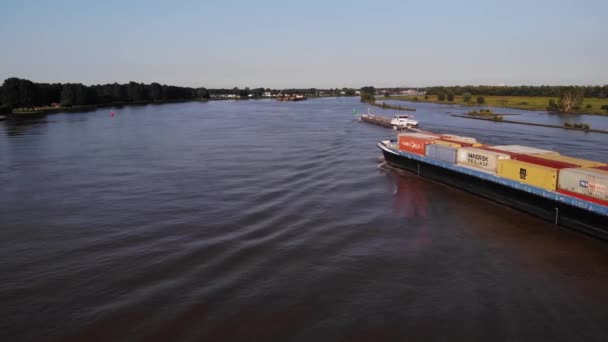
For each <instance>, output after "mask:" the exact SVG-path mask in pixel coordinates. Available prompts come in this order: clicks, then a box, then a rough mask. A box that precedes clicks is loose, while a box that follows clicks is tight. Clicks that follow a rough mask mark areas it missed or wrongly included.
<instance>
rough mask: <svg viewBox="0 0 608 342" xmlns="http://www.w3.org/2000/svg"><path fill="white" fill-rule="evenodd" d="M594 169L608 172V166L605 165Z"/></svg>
mask: <svg viewBox="0 0 608 342" xmlns="http://www.w3.org/2000/svg"><path fill="white" fill-rule="evenodd" d="M593 168H594V169H598V170H603V171H608V165H604V166H595V167H593Z"/></svg>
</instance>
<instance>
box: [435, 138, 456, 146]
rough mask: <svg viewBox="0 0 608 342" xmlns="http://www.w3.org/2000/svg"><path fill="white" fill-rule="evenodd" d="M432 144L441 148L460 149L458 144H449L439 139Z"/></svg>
mask: <svg viewBox="0 0 608 342" xmlns="http://www.w3.org/2000/svg"><path fill="white" fill-rule="evenodd" d="M433 144H436V145H442V146H449V147H454V148H461V147H462V145H460V144H457V143H453V142H450V141H444V140H439V139H436V140H433Z"/></svg>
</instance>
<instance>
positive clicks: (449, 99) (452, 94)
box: [448, 93, 454, 102]
mask: <svg viewBox="0 0 608 342" xmlns="http://www.w3.org/2000/svg"><path fill="white" fill-rule="evenodd" d="M448 101H450V102H452V101H454V93H448Z"/></svg>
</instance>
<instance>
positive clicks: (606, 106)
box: [600, 105, 608, 112]
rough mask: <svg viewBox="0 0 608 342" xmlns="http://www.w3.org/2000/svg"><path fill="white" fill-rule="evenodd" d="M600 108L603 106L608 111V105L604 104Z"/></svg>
mask: <svg viewBox="0 0 608 342" xmlns="http://www.w3.org/2000/svg"><path fill="white" fill-rule="evenodd" d="M600 108H602V109H603V110H605V111H606V112H608V105H603V106H602V107H600Z"/></svg>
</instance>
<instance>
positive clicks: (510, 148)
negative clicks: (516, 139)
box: [491, 145, 559, 154]
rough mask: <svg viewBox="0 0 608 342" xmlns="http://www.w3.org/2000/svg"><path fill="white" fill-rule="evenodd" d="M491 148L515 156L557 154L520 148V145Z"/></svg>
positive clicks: (525, 147)
mask: <svg viewBox="0 0 608 342" xmlns="http://www.w3.org/2000/svg"><path fill="white" fill-rule="evenodd" d="M491 148H493V149H495V150H498V151H505V152H509V153H517V154H559V153H558V152H555V151H549V150H543V149H540V148H534V147H528V146H521V145H498V146H491Z"/></svg>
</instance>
